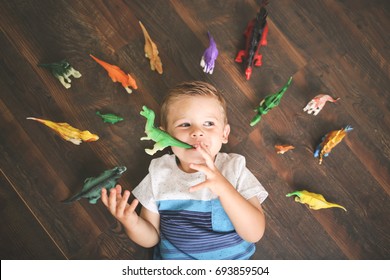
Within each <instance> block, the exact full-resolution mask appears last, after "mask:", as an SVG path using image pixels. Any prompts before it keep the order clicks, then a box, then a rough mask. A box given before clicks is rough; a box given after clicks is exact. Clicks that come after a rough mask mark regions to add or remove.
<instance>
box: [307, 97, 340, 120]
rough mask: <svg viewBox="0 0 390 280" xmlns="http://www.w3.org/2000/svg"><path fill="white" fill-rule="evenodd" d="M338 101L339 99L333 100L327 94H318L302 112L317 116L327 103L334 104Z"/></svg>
mask: <svg viewBox="0 0 390 280" xmlns="http://www.w3.org/2000/svg"><path fill="white" fill-rule="evenodd" d="M339 99H340V98H337V99H333V98H332V97H331V96H329V95H327V94H319V95H317V96H315V97H314V98H313V99H312V100H311V101H310V102H309V103H307V105H306V107H305V108H303V111H304V112H306V111H307V113H308V114H311V113H313V115H314V116H317V114H318V113H319V112H320V111H321V110H322V108H323V107H324V106H325V103H326V102H327V101H329V102H333V103H335V102H336V101H337V100H339Z"/></svg>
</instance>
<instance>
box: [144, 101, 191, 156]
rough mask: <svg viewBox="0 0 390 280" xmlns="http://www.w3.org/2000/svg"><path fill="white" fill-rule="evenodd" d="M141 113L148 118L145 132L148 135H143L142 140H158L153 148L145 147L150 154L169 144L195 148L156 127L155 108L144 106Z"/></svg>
mask: <svg viewBox="0 0 390 280" xmlns="http://www.w3.org/2000/svg"><path fill="white" fill-rule="evenodd" d="M140 114H141V115H142V116H144V117H145V118H146V124H145V133H146V135H147V136H146V137H142V138H141V140H153V141H154V142H156V143H155V144H154V146H153V149H145V152H146V153H147V154H148V155H154V154H155V153H156V152H157V151H161V150H163V149H165V148H166V147H169V146H176V147H181V148H186V149H192V148H193V147H192V146H191V145H189V144H187V143H184V142H182V141H180V140H178V139H176V138H173V137H172V136H171V135H169V134H168V133H166V132H165V131H163V130H161V129H159V128H157V127H155V126H154V119H155V117H156V115H155V114H154V112H153V110H151V109H149V108H148V107H146V106H143V107H142V111H141V112H140Z"/></svg>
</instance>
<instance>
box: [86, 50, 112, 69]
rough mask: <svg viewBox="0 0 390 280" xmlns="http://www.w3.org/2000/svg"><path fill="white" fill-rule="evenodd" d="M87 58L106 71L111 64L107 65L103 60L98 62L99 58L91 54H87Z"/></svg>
mask: <svg viewBox="0 0 390 280" xmlns="http://www.w3.org/2000/svg"><path fill="white" fill-rule="evenodd" d="M89 56H90V57H92V58H93V60H95V61H96V62H97V63H98V64H100V66H102V67H103V68H104V69H106V70H107V71H108V70H109V69H110V66H112V65H111V64H109V63H107V62H105V61H103V60H100V59H99V58H97V57H95V56H93V55H92V54H89Z"/></svg>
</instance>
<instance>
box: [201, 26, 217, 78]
mask: <svg viewBox="0 0 390 280" xmlns="http://www.w3.org/2000/svg"><path fill="white" fill-rule="evenodd" d="M207 34H208V36H209V40H210V45H209V47H208V48H207V49H206V50H205V51H204V53H203V56H202V59H201V60H200V66H201V67H203V72H205V73H209V74H213V71H214V67H215V60H216V59H217V57H218V49H217V44H216V43H215V41H214V38H213V37H212V36H211V35H210V32H207Z"/></svg>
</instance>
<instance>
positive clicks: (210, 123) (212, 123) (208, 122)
mask: <svg viewBox="0 0 390 280" xmlns="http://www.w3.org/2000/svg"><path fill="white" fill-rule="evenodd" d="M213 125H214V122H210V121H207V122H205V123H204V126H213Z"/></svg>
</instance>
